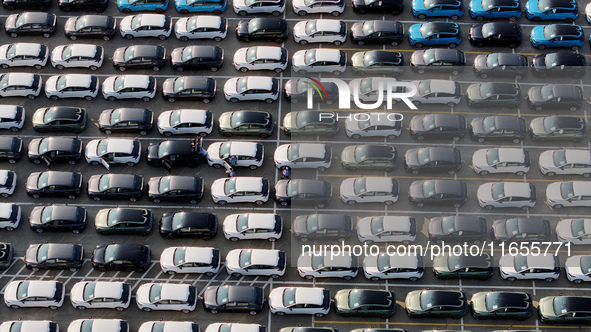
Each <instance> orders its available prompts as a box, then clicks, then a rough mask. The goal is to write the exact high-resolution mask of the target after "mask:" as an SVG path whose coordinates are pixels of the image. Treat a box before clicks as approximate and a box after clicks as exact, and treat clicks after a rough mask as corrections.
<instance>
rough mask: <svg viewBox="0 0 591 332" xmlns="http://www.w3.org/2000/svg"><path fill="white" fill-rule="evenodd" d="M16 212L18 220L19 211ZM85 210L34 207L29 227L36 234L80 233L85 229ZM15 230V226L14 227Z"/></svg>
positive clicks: (63, 207) (80, 208) (58, 206)
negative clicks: (52, 232)
mask: <svg viewBox="0 0 591 332" xmlns="http://www.w3.org/2000/svg"><path fill="white" fill-rule="evenodd" d="M16 212H18V216H19V218H20V210H18V209H17V211H14V210H13V212H12V214H14V213H16ZM86 219H87V217H86V209H85V208H82V207H78V206H68V205H45V206H35V207H34V208H33V210H32V211H31V213H30V214H29V226H30V227H31V230H34V231H36V232H37V233H43V232H49V231H57V232H63V231H71V232H72V233H74V234H78V233H80V232H81V231H82V230H84V228H85V227H86ZM15 228H16V226H15Z"/></svg>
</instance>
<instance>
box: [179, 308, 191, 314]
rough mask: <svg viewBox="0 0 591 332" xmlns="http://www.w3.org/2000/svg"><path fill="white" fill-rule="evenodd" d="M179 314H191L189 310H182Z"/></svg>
mask: <svg viewBox="0 0 591 332" xmlns="http://www.w3.org/2000/svg"><path fill="white" fill-rule="evenodd" d="M181 312H182V313H183V314H188V313H191V310H189V309H183V310H181Z"/></svg>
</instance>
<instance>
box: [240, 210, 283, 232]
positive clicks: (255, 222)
mask: <svg viewBox="0 0 591 332" xmlns="http://www.w3.org/2000/svg"><path fill="white" fill-rule="evenodd" d="M247 215H248V228H258V229H274V228H275V224H276V223H277V221H276V220H275V215H274V214H272V213H248V214H247Z"/></svg>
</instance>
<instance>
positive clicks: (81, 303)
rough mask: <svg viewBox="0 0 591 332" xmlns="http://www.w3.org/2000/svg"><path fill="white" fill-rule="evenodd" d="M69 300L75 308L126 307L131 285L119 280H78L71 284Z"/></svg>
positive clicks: (129, 298)
mask: <svg viewBox="0 0 591 332" xmlns="http://www.w3.org/2000/svg"><path fill="white" fill-rule="evenodd" d="M70 301H71V302H72V306H73V307H74V308H76V309H80V310H84V309H105V308H107V309H117V310H119V311H121V310H124V309H127V308H128V307H129V303H130V302H131V287H129V284H126V283H124V282H120V281H94V282H91V281H80V282H77V283H75V284H74V286H72V290H71V291H70Z"/></svg>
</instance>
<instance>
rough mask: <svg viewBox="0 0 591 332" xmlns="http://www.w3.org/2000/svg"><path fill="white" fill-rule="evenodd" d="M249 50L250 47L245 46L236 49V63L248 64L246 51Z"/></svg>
mask: <svg viewBox="0 0 591 332" xmlns="http://www.w3.org/2000/svg"><path fill="white" fill-rule="evenodd" d="M247 50H248V47H243V48H240V49H238V50H236V52H235V53H234V64H246V63H247V60H246V51H247Z"/></svg>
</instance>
